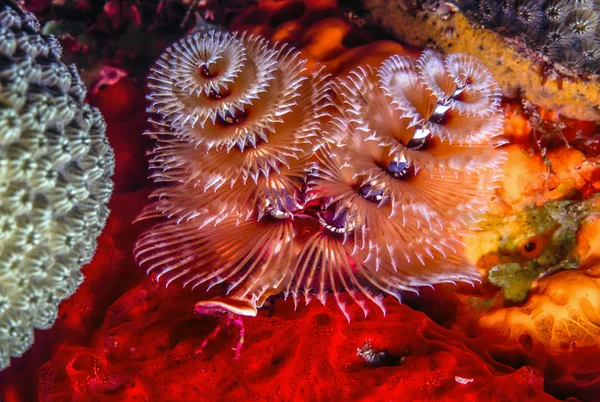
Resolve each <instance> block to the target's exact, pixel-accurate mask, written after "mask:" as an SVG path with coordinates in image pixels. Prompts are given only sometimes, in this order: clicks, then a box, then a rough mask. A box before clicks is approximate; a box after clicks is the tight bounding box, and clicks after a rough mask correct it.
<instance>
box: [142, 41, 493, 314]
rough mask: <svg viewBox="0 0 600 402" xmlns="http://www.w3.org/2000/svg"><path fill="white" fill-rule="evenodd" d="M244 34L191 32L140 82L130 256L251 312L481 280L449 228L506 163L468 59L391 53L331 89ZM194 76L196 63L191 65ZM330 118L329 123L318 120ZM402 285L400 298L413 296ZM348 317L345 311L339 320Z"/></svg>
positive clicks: (296, 61)
mask: <svg viewBox="0 0 600 402" xmlns="http://www.w3.org/2000/svg"><path fill="white" fill-rule="evenodd" d="M305 63H306V61H303V60H301V59H300V58H299V53H298V52H296V51H294V50H287V49H284V48H282V47H281V46H280V45H269V44H267V43H266V42H265V41H264V40H262V39H259V38H258V37H255V36H250V35H246V34H239V35H238V34H227V33H223V32H211V33H208V34H205V35H201V34H193V35H190V36H188V37H186V38H184V39H182V40H181V41H179V42H178V43H176V44H175V45H173V46H172V47H170V48H169V49H167V51H166V52H165V54H164V55H163V56H162V58H161V59H160V60H159V61H158V62H157V64H156V66H155V67H154V68H153V71H154V73H153V75H152V76H151V77H150V88H151V89H152V92H151V94H150V95H149V100H150V101H151V102H152V104H151V107H150V110H151V111H154V112H155V113H157V114H158V115H160V117H161V120H160V121H159V122H157V125H158V126H159V127H160V128H161V131H153V132H151V133H150V135H151V136H152V137H153V138H155V139H157V141H158V146H157V147H156V149H155V150H154V151H153V159H152V169H153V171H154V172H155V173H154V174H153V178H154V180H155V181H157V182H167V183H169V184H170V185H168V186H165V187H161V188H159V189H158V190H157V191H156V192H155V193H154V194H153V197H154V198H155V199H156V200H157V201H156V202H155V203H153V204H151V205H150V206H149V207H148V208H147V209H146V211H145V213H144V214H143V215H142V216H141V219H145V218H166V221H165V222H163V223H159V224H158V225H156V226H154V227H152V228H150V229H149V230H148V231H147V232H146V233H144V234H143V235H142V236H141V238H140V241H139V243H138V245H137V247H136V258H137V259H138V261H139V262H140V264H141V265H143V266H146V267H147V270H148V272H149V273H151V274H153V273H154V274H156V276H155V277H156V280H161V281H163V280H164V283H165V284H166V285H167V286H168V285H169V284H170V283H172V282H173V281H176V280H180V281H183V284H184V286H190V287H191V288H192V289H193V288H195V287H198V286H201V285H203V284H207V285H208V289H210V288H212V287H213V286H215V285H219V284H226V285H227V297H219V298H217V299H215V300H208V301H200V302H198V304H197V308H199V309H206V308H209V307H210V308H212V307H219V308H225V309H227V310H230V311H232V312H235V313H241V314H247V315H255V314H256V309H257V307H260V306H262V304H263V303H264V301H265V300H266V298H267V297H268V296H270V295H273V294H276V293H278V292H281V291H284V293H285V294H286V295H287V296H291V297H292V298H293V299H294V301H295V303H297V302H298V298H299V297H300V296H304V299H305V301H306V302H307V303H308V302H309V301H310V300H311V299H313V298H317V299H319V300H320V301H321V302H323V303H324V302H325V300H326V298H327V296H328V295H329V294H332V295H333V297H335V299H336V300H338V304H339V305H340V307H341V308H342V310H343V311H344V313H346V309H345V305H344V303H342V302H341V301H339V295H340V293H341V292H342V291H343V290H346V291H349V292H350V295H351V296H352V299H353V300H355V301H356V302H357V303H358V304H360V305H361V306H363V308H364V312H365V315H366V314H367V311H368V307H367V306H366V305H365V302H366V301H367V300H369V301H371V302H373V303H374V304H376V305H379V306H380V307H381V308H383V305H382V303H381V298H382V295H383V294H389V295H393V296H394V297H396V298H398V299H401V291H404V290H413V288H414V287H416V286H422V285H428V284H431V283H439V282H453V281H467V282H472V281H475V280H477V279H478V274H477V271H476V270H475V269H473V268H472V267H469V265H468V264H467V263H466V262H465V260H464V259H463V258H462V256H461V254H462V251H461V247H462V244H461V241H460V237H459V236H460V230H461V229H464V228H465V226H466V225H467V224H468V222H471V221H473V220H475V219H476V218H477V216H478V214H480V213H481V212H483V211H485V210H486V205H487V201H488V200H489V198H490V197H491V196H492V193H493V191H494V188H495V187H494V182H495V181H497V178H498V177H497V174H498V172H499V169H500V166H501V164H502V162H503V157H504V154H503V153H502V152H501V151H498V150H496V149H495V147H496V146H498V145H499V144H501V140H499V139H498V135H499V134H500V128H501V124H502V119H501V115H500V114H499V113H498V106H499V101H500V94H499V89H498V88H497V86H496V83H495V82H494V80H493V79H492V78H491V76H490V75H489V74H488V73H487V71H486V70H485V68H484V67H483V66H482V65H481V64H480V63H478V62H477V61H476V60H475V59H474V58H472V57H469V56H466V55H461V54H456V55H451V56H448V57H446V58H445V59H444V58H442V57H440V56H439V55H437V54H435V53H434V52H425V53H424V54H423V55H422V56H421V57H420V58H419V59H418V60H414V59H413V58H410V57H406V56H392V57H391V58H389V59H388V60H386V61H385V62H384V63H383V64H382V65H381V66H380V68H379V69H378V70H375V69H370V68H363V69H359V70H356V71H352V72H350V74H349V75H348V78H340V80H339V81H338V82H337V83H336V84H335V87H336V89H335V91H334V94H333V97H334V109H337V110H331V111H329V110H328V108H329V102H328V100H327V99H328V97H329V96H331V95H330V94H329V93H328V91H329V89H328V87H329V84H328V80H327V77H326V76H325V75H323V74H322V73H321V70H322V68H321V67H319V66H318V65H315V66H313V72H312V73H305V74H303V70H305V69H306V67H305ZM198 66H199V67H198ZM330 115H333V116H330ZM413 291H414V290H413ZM348 318H349V317H348Z"/></svg>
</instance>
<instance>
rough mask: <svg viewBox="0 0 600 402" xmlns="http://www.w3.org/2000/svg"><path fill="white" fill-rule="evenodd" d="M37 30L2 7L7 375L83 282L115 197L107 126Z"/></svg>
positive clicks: (1, 303)
mask: <svg viewBox="0 0 600 402" xmlns="http://www.w3.org/2000/svg"><path fill="white" fill-rule="evenodd" d="M38 25H39V24H38V22H37V21H36V20H35V18H34V17H33V16H32V15H31V14H24V13H23V12H22V11H21V10H20V9H18V8H17V7H16V6H14V5H12V4H8V3H6V2H2V3H1V4H0V369H3V368H5V367H7V366H8V365H9V363H10V357H11V356H13V357H18V356H21V355H22V354H23V353H24V352H25V351H26V350H27V349H28V348H29V347H30V346H31V344H32V343H33V329H34V328H37V329H46V328H49V327H51V326H52V324H53V323H54V321H55V320H56V316H57V309H58V304H59V303H60V302H61V301H62V300H63V299H65V298H67V297H69V296H70V295H71V294H72V293H73V292H74V291H75V289H76V288H77V286H78V285H79V284H80V283H81V281H82V280H83V275H82V274H81V271H80V269H81V266H82V265H84V264H87V263H89V262H90V260H91V259H92V256H93V255H94V252H95V250H96V238H97V237H98V235H99V234H100V232H101V230H102V228H103V227H104V224H105V222H106V218H107V216H108V212H109V211H108V208H107V207H106V203H107V202H108V200H109V198H110V195H111V193H112V182H111V181H110V176H111V175H112V172H113V169H114V157H113V153H112V150H111V148H110V146H109V144H108V142H107V139H106V136H105V124H104V120H103V119H102V116H101V115H100V112H99V111H98V109H96V108H93V107H91V106H89V105H87V104H85V103H83V100H84V98H85V95H86V90H85V87H84V86H83V83H82V82H81V80H80V78H79V75H78V74H77V71H76V69H75V67H74V66H66V65H65V64H63V63H61V62H60V56H61V48H60V46H59V44H58V43H57V42H56V40H55V39H54V38H53V37H51V36H45V35H41V34H40V33H39V26H38Z"/></svg>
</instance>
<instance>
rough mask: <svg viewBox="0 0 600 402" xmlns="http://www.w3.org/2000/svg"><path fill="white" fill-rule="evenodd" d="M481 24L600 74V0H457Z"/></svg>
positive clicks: (563, 62)
mask: <svg viewBox="0 0 600 402" xmlns="http://www.w3.org/2000/svg"><path fill="white" fill-rule="evenodd" d="M453 2H454V3H456V4H457V5H458V6H459V7H460V9H461V10H462V11H463V12H465V13H466V14H467V15H468V16H471V17H474V18H475V19H476V20H477V21H479V22H480V23H482V24H484V25H486V26H489V27H493V28H496V29H498V30H499V31H500V32H502V33H504V34H506V35H508V36H513V37H514V36H518V37H522V38H523V39H524V40H525V41H526V42H527V43H528V44H529V45H530V46H531V47H532V48H533V49H534V50H537V51H540V52H541V53H542V54H544V55H545V56H547V57H548V58H549V59H550V60H552V61H555V62H558V63H561V64H564V65H566V66H567V67H570V68H575V69H577V70H581V71H585V72H589V73H594V74H598V73H600V1H598V0H482V1H474V0H456V1H453Z"/></svg>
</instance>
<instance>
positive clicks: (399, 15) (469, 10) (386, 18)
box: [363, 0, 600, 121]
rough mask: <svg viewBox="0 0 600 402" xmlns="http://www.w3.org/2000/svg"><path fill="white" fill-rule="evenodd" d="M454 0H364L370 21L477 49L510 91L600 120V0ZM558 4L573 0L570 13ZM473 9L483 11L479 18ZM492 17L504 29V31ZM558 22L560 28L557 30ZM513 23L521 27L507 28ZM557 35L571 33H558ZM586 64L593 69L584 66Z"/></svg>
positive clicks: (450, 47) (431, 42) (418, 39)
mask: <svg viewBox="0 0 600 402" xmlns="http://www.w3.org/2000/svg"><path fill="white" fill-rule="evenodd" d="M447 3H448V4H447ZM449 3H450V2H444V1H430V2H418V1H407V0H397V1H393V2H390V1H381V0H365V1H363V4H364V7H365V9H366V10H367V12H368V19H369V21H371V22H372V23H374V24H376V25H379V26H382V27H384V28H385V29H387V30H389V31H390V32H391V33H392V34H393V35H394V36H395V37H397V38H398V39H399V40H400V41H401V42H402V43H405V44H407V45H411V46H415V47H419V48H426V47H433V48H436V49H438V50H441V51H443V52H446V53H451V52H465V53H469V54H472V55H474V56H476V57H477V58H478V59H479V60H480V61H481V62H482V63H483V64H484V65H485V66H486V67H487V68H488V69H489V71H490V72H491V73H492V75H493V76H494V78H495V79H496V80H497V81H498V83H499V84H500V87H501V88H502V91H503V94H504V95H505V96H509V97H524V98H526V99H528V100H530V101H531V102H533V103H534V104H536V105H538V106H541V107H544V108H547V109H550V110H554V111H557V112H558V113H560V114H561V115H564V116H567V117H570V118H573V119H579V120H590V121H592V120H595V121H597V120H600V108H599V106H598V105H600V95H599V94H600V77H599V76H598V74H597V73H596V72H597V66H598V63H597V62H595V61H594V60H597V57H598V54H597V52H598V31H597V27H598V26H600V25H599V24H598V23H597V20H598V10H597V5H596V6H594V4H597V3H594V2H592V1H589V2H587V1H584V2H579V1H573V2H567V1H548V2H544V1H533V0H532V1H523V2H514V1H509V2H500V1H487V0H486V1H481V2H475V1H459V2H457V3H460V4H461V6H462V7H463V8H464V10H465V13H466V14H463V13H462V12H461V10H459V9H457V8H456V7H455V6H454V5H452V4H449ZM500 3H502V5H505V6H501V4H500ZM544 4H546V6H545V8H544V7H542V5H544ZM480 6H481V8H479V7H480ZM551 6H565V8H566V9H568V10H565V11H560V13H559V15H560V16H562V17H564V18H567V17H568V19H566V20H565V21H563V22H558V21H557V22H553V23H551V22H550V21H549V18H550V16H551V15H552V13H551V12H550V8H551ZM594 7H596V9H594ZM504 10H506V11H504ZM544 10H546V11H545V12H544ZM468 16H472V17H473V16H478V17H477V20H476V21H473V20H472V19H471V20H470V19H469V18H468ZM492 16H493V17H492ZM486 18H490V19H491V20H490V21H491V22H485V24H484V25H482V24H481V22H480V21H481V19H486ZM582 18H583V19H582ZM486 21H487V20H486ZM588 22H589V23H590V24H591V25H593V26H594V27H595V28H593V27H587V28H585V27H584V26H583V25H585V24H586V23H588ZM581 24H583V25H581ZM492 25H493V26H494V27H500V26H501V27H502V28H503V29H502V30H500V29H499V30H497V31H496V30H495V29H493V28H492ZM588 25H589V24H588ZM507 27H510V28H507ZM552 27H558V28H557V29H556V30H552ZM582 29H583V31H582ZM507 31H510V32H511V34H512V35H517V32H518V33H519V35H518V36H517V37H514V38H513V37H510V36H506V35H508V34H509V32H507ZM556 35H566V36H565V38H563V39H564V40H557V39H556V38H555V36H556ZM522 37H525V38H527V39H526V40H522V39H521V38H522ZM530 38H531V39H530ZM534 38H535V39H534ZM541 43H543V44H545V45H546V46H541ZM549 54H551V55H552V59H551V58H549V57H548V55H549ZM553 60H560V61H562V62H565V63H566V64H567V65H568V66H567V65H565V66H562V65H561V64H560V63H558V62H553ZM582 63H583V64H582ZM590 63H591V64H590ZM580 64H581V66H580ZM573 66H575V67H577V68H576V69H573ZM584 66H586V67H585V69H586V70H587V71H589V72H585V71H582V70H581V68H579V67H582V68H583V67H584Z"/></svg>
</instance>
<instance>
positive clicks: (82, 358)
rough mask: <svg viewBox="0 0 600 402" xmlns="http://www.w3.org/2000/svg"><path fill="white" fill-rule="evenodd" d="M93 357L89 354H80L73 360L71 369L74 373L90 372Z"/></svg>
mask: <svg viewBox="0 0 600 402" xmlns="http://www.w3.org/2000/svg"><path fill="white" fill-rule="evenodd" d="M94 360H95V359H94V356H93V355H91V354H89V353H82V354H80V355H79V356H77V357H76V358H75V360H73V362H72V363H71V367H72V368H73V370H75V371H85V370H90V369H92V367H93V366H94Z"/></svg>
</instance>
